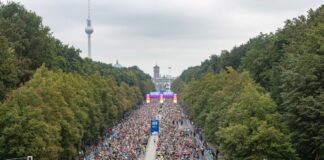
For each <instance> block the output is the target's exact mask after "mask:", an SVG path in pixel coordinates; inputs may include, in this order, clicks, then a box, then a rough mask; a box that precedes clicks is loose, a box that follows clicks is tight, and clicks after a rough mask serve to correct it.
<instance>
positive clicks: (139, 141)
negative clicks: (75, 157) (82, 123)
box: [85, 106, 155, 160]
mask: <svg viewBox="0 0 324 160" xmlns="http://www.w3.org/2000/svg"><path fill="white" fill-rule="evenodd" d="M148 107H150V108H148ZM154 111H155V110H154V109H153V106H142V107H140V108H138V109H136V110H135V111H134V112H132V113H130V114H129V115H128V116H127V117H126V118H124V119H123V120H121V122H120V123H118V124H117V125H116V126H114V127H113V128H112V129H111V131H110V132H109V133H110V134H108V135H106V136H104V137H102V138H100V140H99V143H98V144H97V145H96V146H93V147H91V149H89V151H88V154H87V155H86V156H85V159H86V160H93V159H95V160H111V159H120V160H137V159H143V158H144V154H145V148H146V144H147V141H148V139H149V136H150V133H149V129H150V124H149V119H150V117H149V113H148V112H154Z"/></svg>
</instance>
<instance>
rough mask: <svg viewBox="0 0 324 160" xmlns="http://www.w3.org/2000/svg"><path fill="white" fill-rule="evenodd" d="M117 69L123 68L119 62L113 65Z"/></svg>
mask: <svg viewBox="0 0 324 160" xmlns="http://www.w3.org/2000/svg"><path fill="white" fill-rule="evenodd" d="M113 67H115V68H123V66H122V65H120V64H119V62H118V60H117V61H116V64H114V65H113Z"/></svg>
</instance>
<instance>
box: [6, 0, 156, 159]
mask: <svg viewBox="0 0 324 160" xmlns="http://www.w3.org/2000/svg"><path fill="white" fill-rule="evenodd" d="M79 53H80V50H78V49H76V48H74V47H72V46H69V45H65V44H63V43H62V42H61V41H60V40H58V39H56V38H55V37H53V36H52V34H51V32H50V29H49V28H48V27H47V26H45V25H43V24H42V19H41V17H39V16H37V15H36V14H35V13H34V12H32V11H28V10H26V9H25V8H24V7H23V6H22V5H20V4H18V3H15V2H8V3H7V4H3V3H1V2H0V157H1V158H0V159H3V158H12V157H22V156H27V155H32V156H34V158H35V159H72V158H73V157H75V156H77V155H78V154H79V151H80V150H81V149H84V148H85V147H86V146H89V145H93V144H96V143H97V140H98V139H97V138H98V136H100V135H102V134H103V133H104V131H105V129H106V128H107V127H109V126H111V125H112V124H113V122H115V121H116V120H117V119H119V118H120V117H121V116H122V115H123V114H124V113H125V112H127V111H129V110H130V109H132V108H133V107H135V106H136V105H138V104H139V103H141V102H142V101H143V95H144V94H145V93H147V92H148V91H151V90H153V89H154V84H153V83H152V81H151V77H150V76H149V75H147V74H145V73H144V72H143V71H141V70H140V69H139V68H138V67H136V66H134V67H129V68H114V67H113V66H112V65H111V64H105V63H101V62H95V61H92V60H91V59H88V58H85V59H83V58H81V57H80V56H79Z"/></svg>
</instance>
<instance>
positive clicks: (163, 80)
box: [153, 65, 175, 91]
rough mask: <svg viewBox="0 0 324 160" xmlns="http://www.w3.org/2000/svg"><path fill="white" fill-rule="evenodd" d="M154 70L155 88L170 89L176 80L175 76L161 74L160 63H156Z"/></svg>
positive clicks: (158, 89)
mask: <svg viewBox="0 0 324 160" xmlns="http://www.w3.org/2000/svg"><path fill="white" fill-rule="evenodd" d="M153 71H154V74H153V83H154V85H155V89H156V90H157V91H166V90H170V89H171V85H172V82H173V81H174V80H175V77H172V76H171V75H164V76H161V74H160V67H159V66H158V65H155V66H154V67H153Z"/></svg>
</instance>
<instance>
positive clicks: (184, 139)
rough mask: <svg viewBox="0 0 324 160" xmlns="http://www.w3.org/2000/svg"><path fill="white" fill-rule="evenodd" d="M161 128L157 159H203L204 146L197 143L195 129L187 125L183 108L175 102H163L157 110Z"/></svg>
mask: <svg viewBox="0 0 324 160" xmlns="http://www.w3.org/2000/svg"><path fill="white" fill-rule="evenodd" d="M159 114H160V118H161V122H163V123H161V126H160V127H161V129H160V132H159V142H158V148H157V159H158V160H165V159H181V160H182V159H188V160H198V159H205V158H204V157H205V156H204V154H205V148H206V147H205V146H204V145H203V144H200V143H198V140H199V139H197V138H196V131H195V129H193V128H191V127H189V126H188V123H187V119H186V117H185V115H184V114H183V110H182V108H181V107H180V106H179V105H176V104H168V103H167V104H165V105H164V106H163V108H162V109H160V111H159Z"/></svg>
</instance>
